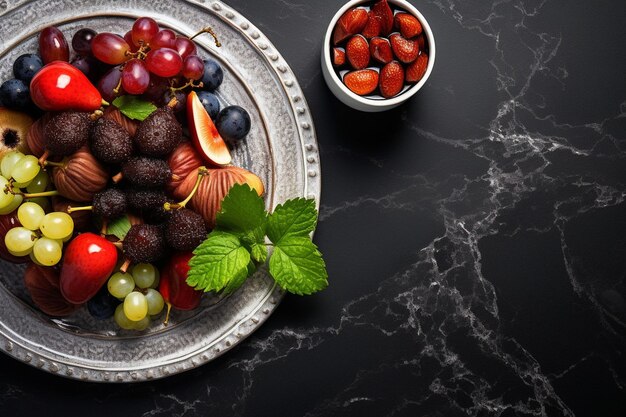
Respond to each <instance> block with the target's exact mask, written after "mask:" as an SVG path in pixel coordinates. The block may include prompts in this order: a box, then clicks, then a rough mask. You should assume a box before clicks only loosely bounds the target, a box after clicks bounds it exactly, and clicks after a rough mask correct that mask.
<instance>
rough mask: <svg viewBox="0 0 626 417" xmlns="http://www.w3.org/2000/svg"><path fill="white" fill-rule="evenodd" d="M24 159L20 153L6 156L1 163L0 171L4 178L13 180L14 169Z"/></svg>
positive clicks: (14, 152) (13, 152)
mask: <svg viewBox="0 0 626 417" xmlns="http://www.w3.org/2000/svg"><path fill="white" fill-rule="evenodd" d="M23 157H24V154H23V153H22V152H20V151H11V152H8V153H7V154H6V155H4V157H3V158H2V161H0V171H1V172H2V176H3V177H4V178H11V173H12V172H13V167H15V164H17V163H18V162H19V161H20V159H22V158H23Z"/></svg>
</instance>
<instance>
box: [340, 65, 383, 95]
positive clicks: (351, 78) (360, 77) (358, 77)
mask: <svg viewBox="0 0 626 417" xmlns="http://www.w3.org/2000/svg"><path fill="white" fill-rule="evenodd" d="M343 82H344V84H345V85H346V87H348V88H349V89H350V91H352V92H353V93H355V94H358V95H360V96H364V95H366V94H370V93H371V92H372V91H374V90H376V87H377V86H378V72H377V71H374V70H371V69H364V70H358V71H352V72H349V73H347V74H346V75H345V76H344V77H343Z"/></svg>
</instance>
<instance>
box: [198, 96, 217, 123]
mask: <svg viewBox="0 0 626 417" xmlns="http://www.w3.org/2000/svg"><path fill="white" fill-rule="evenodd" d="M198 98H199V99H200V102H201V103H202V105H203V106H204V108H205V109H206V111H207V113H209V116H210V117H211V120H215V118H216V117H217V115H218V114H219V112H220V107H221V106H220V102H219V100H218V99H217V96H216V95H215V94H213V93H209V92H208V91H198Z"/></svg>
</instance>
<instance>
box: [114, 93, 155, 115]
mask: <svg viewBox="0 0 626 417" xmlns="http://www.w3.org/2000/svg"><path fill="white" fill-rule="evenodd" d="M113 105H114V106H115V107H117V108H118V109H119V111H120V112H122V114H123V115H124V116H126V117H129V118H131V119H135V120H139V121H143V120H145V119H146V118H147V117H148V116H150V115H151V114H152V113H154V112H155V111H156V109H157V106H155V105H154V104H152V103H151V102H149V101H145V100H142V99H140V98H139V97H137V96H131V95H126V96H120V97H118V98H116V99H115V100H113Z"/></svg>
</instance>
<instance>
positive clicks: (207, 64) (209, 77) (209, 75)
mask: <svg viewBox="0 0 626 417" xmlns="http://www.w3.org/2000/svg"><path fill="white" fill-rule="evenodd" d="M222 81H224V71H222V67H220V64H218V63H217V62H216V61H215V60H213V59H210V58H209V59H205V60H204V75H202V85H203V87H202V88H203V89H204V90H208V91H213V90H215V89H217V87H219V86H220V85H221V84H222Z"/></svg>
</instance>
